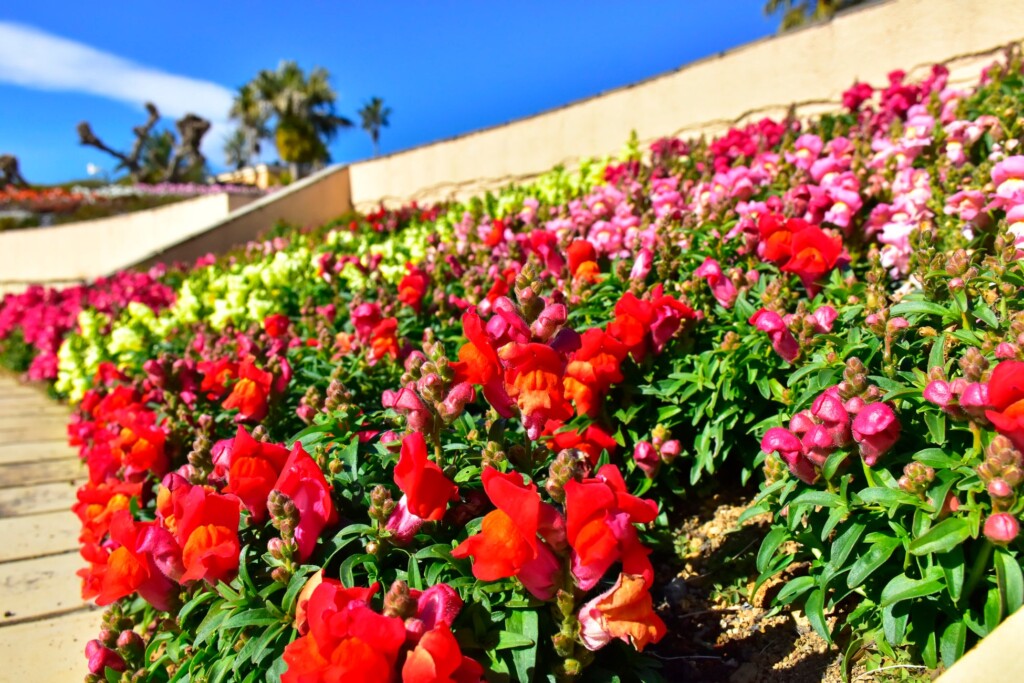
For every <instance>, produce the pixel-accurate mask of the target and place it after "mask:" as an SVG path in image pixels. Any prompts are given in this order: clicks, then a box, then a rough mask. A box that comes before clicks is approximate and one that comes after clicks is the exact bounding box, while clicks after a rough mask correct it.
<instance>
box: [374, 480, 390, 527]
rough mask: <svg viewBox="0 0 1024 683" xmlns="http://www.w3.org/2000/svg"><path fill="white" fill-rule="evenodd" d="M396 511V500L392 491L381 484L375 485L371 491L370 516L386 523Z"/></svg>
mask: <svg viewBox="0 0 1024 683" xmlns="http://www.w3.org/2000/svg"><path fill="white" fill-rule="evenodd" d="M394 511H395V501H394V500H393V499H392V498H391V491H389V490H388V489H387V487H385V486H383V485H381V484H377V485H376V486H374V487H373V490H372V491H370V509H369V515H370V518H371V519H375V520H377V521H378V522H380V523H381V524H384V523H385V522H387V521H388V518H389V517H390V516H391V513H392V512H394Z"/></svg>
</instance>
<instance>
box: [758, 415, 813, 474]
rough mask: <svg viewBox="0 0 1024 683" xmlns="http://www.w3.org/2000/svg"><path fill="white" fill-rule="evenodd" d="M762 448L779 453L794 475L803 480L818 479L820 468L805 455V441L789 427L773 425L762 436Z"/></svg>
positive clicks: (768, 451) (765, 450)
mask: <svg viewBox="0 0 1024 683" xmlns="http://www.w3.org/2000/svg"><path fill="white" fill-rule="evenodd" d="M761 450H762V451H764V452H765V453H778V454H779V457H781V458H782V459H783V460H784V461H785V463H786V465H788V466H789V471H790V472H792V473H793V476H795V477H797V478H798V479H800V480H801V481H803V482H805V483H807V484H813V483H814V482H816V481H817V480H818V470H817V468H815V467H814V463H812V462H811V461H810V460H808V459H807V457H806V456H805V454H804V445H803V443H802V442H801V441H800V439H798V438H797V436H796V435H795V434H793V433H792V432H791V431H789V430H788V429H783V428H782V427H772V428H771V429H769V430H768V431H767V432H765V434H764V436H763V437H762V438H761Z"/></svg>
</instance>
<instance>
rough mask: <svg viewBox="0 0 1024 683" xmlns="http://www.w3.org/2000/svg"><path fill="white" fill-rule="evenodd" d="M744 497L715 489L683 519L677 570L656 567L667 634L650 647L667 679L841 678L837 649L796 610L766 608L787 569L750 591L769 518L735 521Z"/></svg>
mask: <svg viewBox="0 0 1024 683" xmlns="http://www.w3.org/2000/svg"><path fill="white" fill-rule="evenodd" d="M749 504H750V499H749V497H747V496H744V495H730V494H715V495H711V496H709V497H707V498H705V499H704V500H702V501H700V502H699V503H698V504H697V506H696V509H695V510H693V511H692V512H691V513H690V514H688V515H687V516H686V517H685V518H684V519H683V520H682V522H681V526H680V527H679V535H678V538H677V543H676V547H677V551H678V554H679V557H680V559H681V561H682V563H683V568H682V571H678V564H676V566H675V569H674V570H673V569H671V568H669V567H667V566H664V567H660V568H659V580H658V581H656V582H655V583H656V584H660V585H662V586H664V589H663V590H662V594H661V595H660V596H657V597H658V598H660V613H661V616H662V618H663V619H664V620H665V622H666V624H667V625H668V626H669V634H670V635H669V636H667V637H666V638H665V640H663V641H662V642H661V643H660V644H659V645H658V646H657V647H656V648H653V649H652V651H651V654H652V655H653V656H654V657H656V658H657V659H658V660H660V661H661V662H662V664H663V666H664V669H663V673H664V675H665V678H666V679H668V680H670V681H693V682H704V681H707V682H719V681H726V682H728V683H782V682H785V683H822V682H827V683H839V682H840V681H841V680H842V677H841V673H840V653H839V651H838V649H837V648H835V647H830V646H829V644H828V643H827V642H826V641H825V640H823V639H822V638H821V637H819V636H818V635H817V634H816V633H815V632H814V630H813V629H812V628H811V625H810V623H808V621H807V619H806V618H804V617H803V615H802V614H800V613H799V612H797V611H785V612H781V613H780V612H778V611H777V610H772V609H771V597H772V596H773V595H774V594H775V593H777V592H778V590H779V589H780V588H781V587H782V585H783V584H784V583H785V581H786V579H787V578H788V576H787V575H783V576H781V577H777V578H774V579H772V580H770V581H768V582H767V583H766V584H765V585H764V586H762V587H761V588H760V589H759V590H758V591H757V593H756V594H753V595H752V592H753V588H754V584H755V579H756V577H757V571H756V569H755V567H754V562H755V558H756V555H757V550H758V548H759V547H760V544H761V539H762V538H764V535H765V534H766V533H767V529H768V523H769V518H768V516H767V515H761V516H758V517H755V518H753V519H751V520H748V521H747V522H746V523H745V524H744V525H743V526H742V527H741V526H740V525H739V524H738V520H739V517H740V515H741V514H743V511H744V510H746V508H747V507H748V506H749ZM799 570H800V568H799V567H796V568H791V569H790V570H789V571H790V572H798V571H799ZM674 572H678V573H675V575H673V573H674Z"/></svg>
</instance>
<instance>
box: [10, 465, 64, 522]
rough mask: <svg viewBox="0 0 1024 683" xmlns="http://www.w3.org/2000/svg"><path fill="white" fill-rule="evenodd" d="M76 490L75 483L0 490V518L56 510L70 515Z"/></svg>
mask: <svg viewBox="0 0 1024 683" xmlns="http://www.w3.org/2000/svg"><path fill="white" fill-rule="evenodd" d="M83 478H84V473H83ZM77 488H78V486H77V484H76V483H68V482H60V483H56V484H39V485H36V486H12V487H10V488H6V489H0V518H6V517H20V516H22V515H35V514H39V513H41V512H54V511H57V510H61V511H64V512H68V514H70V508H71V504H72V503H74V502H75V491H76V490H77Z"/></svg>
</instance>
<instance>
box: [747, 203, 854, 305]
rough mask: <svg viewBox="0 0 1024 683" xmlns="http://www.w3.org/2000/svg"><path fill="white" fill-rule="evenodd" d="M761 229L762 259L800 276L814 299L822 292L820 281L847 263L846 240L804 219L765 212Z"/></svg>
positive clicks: (761, 219)
mask: <svg viewBox="0 0 1024 683" xmlns="http://www.w3.org/2000/svg"><path fill="white" fill-rule="evenodd" d="M757 229H758V232H760V236H761V241H760V243H759V244H758V247H757V249H758V254H759V255H760V256H761V258H763V259H764V260H765V261H771V262H772V263H774V264H776V265H777V266H779V267H780V268H781V269H782V270H783V272H786V273H793V274H794V275H796V276H797V277H799V278H800V282H802V283H803V285H804V289H805V290H807V295H808V296H810V297H812V298H813V297H814V295H815V294H817V293H818V290H819V289H821V287H820V285H819V284H818V281H819V280H821V278H823V277H824V276H825V275H828V274H829V273H830V272H832V269H833V268H835V267H836V266H838V265H840V264H841V263H842V262H843V261H844V260H846V257H845V253H844V250H843V241H842V238H840V237H839V236H837V235H832V234H830V233H827V232H825V231H824V230H822V229H821V228H819V227H818V226H816V225H811V224H810V223H808V222H807V221H805V220H803V219H801V218H788V219H787V218H783V217H782V216H780V215H778V214H774V213H765V214H762V215H761V216H760V218H759V219H758V223H757Z"/></svg>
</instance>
